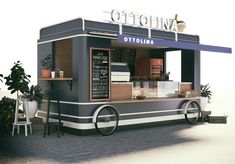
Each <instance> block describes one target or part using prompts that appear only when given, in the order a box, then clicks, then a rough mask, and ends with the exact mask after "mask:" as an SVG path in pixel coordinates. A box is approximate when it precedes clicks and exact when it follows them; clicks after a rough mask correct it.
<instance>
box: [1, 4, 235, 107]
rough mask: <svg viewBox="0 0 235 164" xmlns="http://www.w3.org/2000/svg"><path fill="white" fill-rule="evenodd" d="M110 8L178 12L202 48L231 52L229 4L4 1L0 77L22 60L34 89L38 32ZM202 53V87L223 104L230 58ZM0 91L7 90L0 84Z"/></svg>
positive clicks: (230, 81)
mask: <svg viewBox="0 0 235 164" xmlns="http://www.w3.org/2000/svg"><path fill="white" fill-rule="evenodd" d="M112 9H124V10H128V11H134V12H137V13H143V14H148V15H155V16H163V17H166V18H167V17H174V15H175V14H176V13H178V15H179V20H181V19H182V20H184V21H185V22H186V24H187V27H186V29H185V33H189V34H197V35H199V36H200V42H201V43H202V44H211V45H220V46H227V47H232V46H233V48H234V44H232V43H233V42H232V39H234V38H235V37H234V36H235V33H234V29H235V26H234V23H233V17H232V15H234V5H233V4H232V1H231V0H223V1H219V0H214V1H205V0H203V1H202V0H197V1H193V0H178V1H175V0H161V1H159V0H149V1H148V0H145V1H138V2H137V1H126V0H125V1H121V0H119V1H110V0H99V1H91V0H86V1H78V0H60V1H58V0H40V1H33V0H21V1H18V0H7V1H1V2H0V21H1V23H0V73H2V74H4V75H8V74H9V72H10V68H11V67H12V65H13V63H14V62H15V61H17V60H20V61H22V62H23V64H24V68H25V70H26V72H27V73H28V74H30V75H32V80H31V81H32V83H33V84H36V80H37V62H36V56H37V39H39V30H40V28H43V27H45V26H49V25H53V24H56V23H60V22H64V21H67V20H71V19H75V18H78V17H83V18H85V19H91V20H97V21H102V20H104V19H107V15H105V14H104V13H103V12H102V11H111V10H112ZM201 54H202V55H201V59H202V60H201V70H202V72H201V81H202V84H206V83H210V85H211V86H212V89H213V90H214V99H215V100H217V99H216V95H217V98H221V99H223V98H224V100H225V98H227V96H228V95H229V96H230V98H231V96H232V95H233V94H234V93H235V91H234V90H235V87H234V81H235V74H234V70H235V57H234V55H233V54H222V53H221V54H220V53H211V52H201ZM0 88H1V89H2V90H6V87H5V86H4V85H3V84H0ZM219 91H222V92H219ZM216 93H218V94H219V95H218V94H216ZM225 101H226V100H225ZM215 102H216V101H215ZM215 102H214V103H215Z"/></svg>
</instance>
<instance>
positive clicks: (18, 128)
mask: <svg viewBox="0 0 235 164" xmlns="http://www.w3.org/2000/svg"><path fill="white" fill-rule="evenodd" d="M16 126H17V134H20V125H16Z"/></svg>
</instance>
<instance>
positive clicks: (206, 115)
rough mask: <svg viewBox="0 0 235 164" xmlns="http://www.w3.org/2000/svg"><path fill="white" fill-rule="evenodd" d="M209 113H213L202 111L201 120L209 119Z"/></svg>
mask: <svg viewBox="0 0 235 164" xmlns="http://www.w3.org/2000/svg"><path fill="white" fill-rule="evenodd" d="M209 115H211V111H201V121H202V122H206V121H208V118H209Z"/></svg>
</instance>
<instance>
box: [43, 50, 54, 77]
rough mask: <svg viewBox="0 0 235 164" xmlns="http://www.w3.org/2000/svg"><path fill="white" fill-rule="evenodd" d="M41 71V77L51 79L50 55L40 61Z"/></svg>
mask: <svg viewBox="0 0 235 164" xmlns="http://www.w3.org/2000/svg"><path fill="white" fill-rule="evenodd" d="M41 65H42V67H43V69H42V77H43V78H49V77H51V67H52V57H51V54H48V55H47V56H46V57H45V58H43V59H42V60H41Z"/></svg>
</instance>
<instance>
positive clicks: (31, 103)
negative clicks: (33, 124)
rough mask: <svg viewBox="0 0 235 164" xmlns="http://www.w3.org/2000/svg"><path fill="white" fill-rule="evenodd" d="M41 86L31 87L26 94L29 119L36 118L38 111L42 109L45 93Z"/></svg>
mask: <svg viewBox="0 0 235 164" xmlns="http://www.w3.org/2000/svg"><path fill="white" fill-rule="evenodd" d="M41 91H42V89H41V88H40V86H39V85H31V87H30V89H29V91H28V92H26V93H24V96H23V97H25V98H27V99H28V108H29V109H30V110H29V118H34V117H35V115H36V112H37V110H38V109H39V108H40V107H41V104H42V99H43V93H42V92H41Z"/></svg>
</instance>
